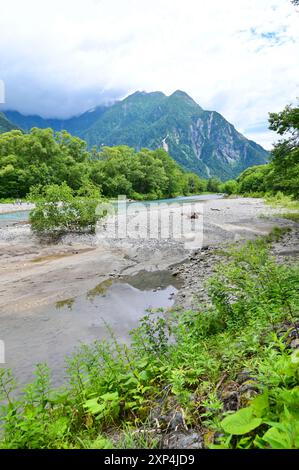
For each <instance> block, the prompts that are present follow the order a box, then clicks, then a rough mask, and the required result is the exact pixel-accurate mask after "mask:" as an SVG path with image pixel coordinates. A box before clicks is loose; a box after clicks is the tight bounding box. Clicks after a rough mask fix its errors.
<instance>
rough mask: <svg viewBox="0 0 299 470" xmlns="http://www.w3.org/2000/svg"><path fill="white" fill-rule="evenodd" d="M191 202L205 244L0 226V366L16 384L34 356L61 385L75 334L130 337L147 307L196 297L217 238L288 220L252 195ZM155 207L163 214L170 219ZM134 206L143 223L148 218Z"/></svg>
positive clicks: (255, 232) (227, 239) (235, 237)
mask: <svg viewBox="0 0 299 470" xmlns="http://www.w3.org/2000/svg"><path fill="white" fill-rule="evenodd" d="M192 204H193V203H192ZM196 204H198V205H197V206H196V205H194V204H193V205H192V211H195V212H196V213H197V212H198V213H199V214H202V215H200V217H202V226H201V227H202V228H203V246H202V248H199V249H196V250H193V249H189V248H188V245H187V246H186V244H185V242H184V240H182V239H180V240H174V239H161V238H159V237H158V238H151V239H149V238H146V239H142V238H140V239H135V238H130V236H131V233H130V229H129V233H128V235H129V238H125V239H123V238H115V237H114V238H111V237H110V238H109V236H108V235H109V234H110V235H111V233H110V232H109V230H108V232H101V231H100V232H99V233H98V234H97V235H82V236H79V235H76V236H75V235H68V236H65V237H63V238H62V239H61V240H60V241H59V242H56V243H49V242H45V241H41V240H39V239H37V238H36V237H35V236H33V235H32V233H31V231H30V226H29V225H26V224H25V225H24V224H15V225H12V226H9V227H2V228H0V261H1V264H0V284H1V288H0V314H1V335H2V336H1V339H3V340H4V341H5V345H6V353H7V354H6V358H7V359H6V365H7V366H8V367H12V369H13V370H15V371H16V373H17V375H19V379H20V381H21V383H25V382H26V381H28V380H29V379H30V377H31V376H32V372H33V369H34V365H35V364H36V363H37V362H44V361H47V362H48V363H49V365H50V366H51V368H52V369H53V371H54V377H55V381H56V382H55V383H58V384H60V383H61V382H63V380H64V373H65V372H64V368H63V364H64V357H65V355H68V354H70V353H71V352H72V351H73V350H74V348H75V347H76V346H77V345H78V344H79V343H80V342H86V343H89V342H91V341H93V340H94V339H104V338H107V337H109V333H108V332H107V327H106V325H107V324H109V325H110V326H112V327H113V330H114V332H115V334H116V336H117V337H118V338H119V339H121V340H122V341H129V338H130V337H129V331H130V330H131V329H132V328H134V327H136V326H137V325H138V322H139V320H140V318H141V317H142V316H143V315H144V314H145V312H146V309H148V308H151V307H155V308H158V307H164V308H166V309H167V308H169V307H171V306H173V304H174V302H175V303H176V304H181V305H182V306H186V307H189V306H192V305H193V304H194V302H197V301H198V299H197V300H196V299H194V295H195V293H196V295H197V296H198V291H200V289H201V290H202V292H203V293H205V292H204V286H203V285H199V284H200V283H201V282H203V281H204V279H206V277H207V276H208V275H209V274H211V272H212V271H213V266H214V264H215V262H217V261H218V255H217V250H218V249H219V247H220V246H222V245H226V244H228V243H232V242H237V241H241V240H247V239H254V238H255V237H257V236H259V235H266V234H267V233H269V232H270V231H271V229H272V228H273V227H274V226H277V225H278V226H279V225H280V226H284V225H289V226H293V223H292V222H291V221H289V222H286V221H284V220H279V219H277V218H275V219H271V218H263V217H262V215H267V216H270V215H271V214H273V212H275V213H277V209H271V208H270V207H269V206H265V205H264V204H263V201H262V200H258V199H244V198H242V199H217V200H206V201H205V202H197V203H196ZM165 210H166V208H165ZM171 210H172V211H174V212H175V211H176V212H178V214H179V217H178V218H176V220H177V221H178V223H179V222H180V220H181V218H183V219H184V220H187V219H186V218H187V215H186V214H185V213H184V211H186V212H188V205H187V206H186V205H184V208H182V207H181V206H180V205H179V206H177V207H176V206H173V208H172V209H171ZM163 211H164V209H163V210H162V212H161V215H162V218H163V217H164V216H165V217H168V215H169V214H168V212H167V210H166V212H163ZM189 212H190V211H189ZM181 213H182V214H183V215H181ZM142 214H143V215H142V216H141V217H140V218H139V223H140V225H141V226H143V224H146V220H147V216H146V212H143V213H142ZM163 214H164V216H163ZM108 225H109V224H108ZM129 225H130V224H129ZM131 228H132V227H131ZM156 228H157V229H158V235H159V234H160V232H159V227H158V226H157V227H155V229H156ZM200 229H201V228H200ZM182 263H183V264H182ZM148 273H150V275H149V274H148ZM167 273H168V274H167ZM152 276H154V281H153V279H152ZM137 280H139V282H137ZM182 283H183V288H182V289H181V288H180V287H181V286H182Z"/></svg>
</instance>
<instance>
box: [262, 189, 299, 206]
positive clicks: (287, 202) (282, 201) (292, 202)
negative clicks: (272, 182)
mask: <svg viewBox="0 0 299 470" xmlns="http://www.w3.org/2000/svg"><path fill="white" fill-rule="evenodd" d="M265 203H266V204H268V205H270V206H271V207H278V208H283V209H290V210H299V201H298V200H296V199H294V198H292V197H290V196H286V195H285V194H283V193H281V192H278V193H277V194H276V195H275V196H267V197H266V198H265Z"/></svg>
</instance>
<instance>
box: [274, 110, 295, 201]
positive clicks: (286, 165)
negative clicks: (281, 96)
mask: <svg viewBox="0 0 299 470" xmlns="http://www.w3.org/2000/svg"><path fill="white" fill-rule="evenodd" d="M269 122H270V129H271V130H274V131H276V132H277V133H278V134H279V135H281V136H283V137H284V139H282V140H280V141H279V142H278V143H277V144H276V145H275V146H274V149H273V151H272V162H271V165H272V166H271V172H270V174H269V177H268V185H270V186H271V188H272V189H273V190H274V191H282V192H284V193H286V194H290V195H293V196H294V197H296V198H298V197H299V107H292V106H286V107H285V109H284V110H283V111H282V112H280V113H270V115H269Z"/></svg>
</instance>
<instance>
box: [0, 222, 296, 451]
mask: <svg viewBox="0 0 299 470" xmlns="http://www.w3.org/2000/svg"><path fill="white" fill-rule="evenodd" d="M284 233H285V230H282V229H276V230H274V231H273V232H272V234H270V236H268V237H263V238H258V239H256V240H255V241H249V242H247V243H246V244H244V245H242V246H237V245H234V246H230V247H229V248H228V249H227V252H226V256H225V258H224V260H223V262H222V263H220V264H219V266H218V267H217V269H216V272H215V274H214V275H213V276H212V277H211V278H210V279H209V280H208V281H207V285H206V288H207V290H208V293H209V299H210V300H209V302H208V303H207V304H206V305H202V304H200V305H198V308H196V309H195V310H193V311H182V310H178V311H173V312H172V313H168V314H167V315H165V316H161V315H158V314H154V313H149V314H148V315H147V316H146V317H144V318H143V319H142V320H141V322H140V325H139V327H138V328H137V329H136V330H134V331H132V343H131V346H130V347H128V346H125V345H122V344H119V343H118V342H117V341H116V339H115V338H114V337H113V333H112V335H111V340H110V341H108V342H95V343H93V344H92V345H89V346H86V345H85V346H81V347H80V348H79V349H78V350H77V351H76V352H75V353H74V354H73V355H72V356H71V357H70V358H68V359H67V365H66V375H67V377H68V380H67V383H66V385H65V387H64V388H62V389H53V388H52V387H51V375H50V371H49V369H48V368H47V366H46V365H39V366H38V367H37V370H36V379H35V381H34V382H33V383H31V384H29V385H28V386H27V387H26V389H25V391H24V392H23V394H22V396H20V397H17V398H16V397H14V396H13V394H12V392H13V390H14V387H15V385H14V379H13V377H12V374H11V372H10V371H9V370H5V369H2V370H1V372H0V385H1V386H0V389H1V390H2V399H3V400H6V404H5V405H3V406H2V409H1V420H2V423H3V434H2V440H1V443H0V447H2V448H70V449H72V448H107V447H109V448H139V447H142V448H155V447H157V446H159V441H160V440H161V438H163V437H165V436H167V435H169V434H171V432H172V431H171V429H172V427H171V423H173V420H174V417H175V416H179V417H181V424H178V426H179V427H178V429H179V430H181V431H185V429H186V427H187V428H188V429H189V430H192V432H194V431H195V430H196V432H198V433H200V435H201V436H202V437H203V439H204V442H205V446H206V447H215V446H216V447H221V448H223V447H224V448H240V449H243V448H297V447H299V429H298V424H297V423H298V403H299V396H298V386H299V371H298V363H299V355H298V357H297V355H296V354H297V353H296V351H294V349H292V348H293V347H292V341H293V340H294V339H296V338H298V336H299V323H298V316H299V311H298V305H299V265H298V264H294V265H291V266H283V265H281V264H277V263H276V261H275V260H274V259H273V258H272V257H271V255H270V247H271V244H272V243H273V242H274V241H277V240H278V239H280V238H281V237H282V236H283V235H284ZM240 413H241V415H240ZM179 423H180V422H179ZM219 436H222V437H219Z"/></svg>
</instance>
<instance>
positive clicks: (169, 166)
mask: <svg viewBox="0 0 299 470" xmlns="http://www.w3.org/2000/svg"><path fill="white" fill-rule="evenodd" d="M62 183H66V184H67V185H68V186H69V187H70V188H71V189H72V190H73V191H77V192H78V191H82V189H83V188H84V187H85V186H90V185H93V186H95V187H96V188H97V189H98V190H99V191H100V193H101V194H102V196H104V197H117V196H118V195H119V194H121V195H126V196H127V197H128V198H133V199H159V198H169V197H175V196H178V195H183V194H184V195H189V194H198V193H201V192H202V191H204V190H206V189H207V183H206V182H205V181H204V180H202V179H200V178H199V177H198V176H197V175H195V174H193V173H187V172H184V171H183V170H182V169H181V168H180V167H179V165H178V164H177V163H175V162H174V160H172V158H171V157H170V156H169V155H168V154H167V152H165V151H164V150H162V149H158V150H148V149H142V150H140V151H139V152H137V151H135V150H134V149H133V148H129V147H127V146H119V147H103V149H102V150H101V151H100V152H97V151H96V150H95V149H93V150H91V151H88V149H87V145H86V143H85V142H84V141H83V140H81V139H80V138H78V137H74V136H72V135H70V134H69V133H68V132H66V131H62V132H54V131H53V130H52V129H38V128H33V129H32V130H31V131H30V132H29V133H28V134H24V133H23V132H22V131H20V130H12V131H10V132H7V133H4V134H1V135H0V199H1V198H2V199H4V198H24V197H26V196H27V195H28V193H29V192H30V190H31V188H32V187H33V186H39V185H40V186H43V187H44V186H47V185H52V184H56V185H60V184H62Z"/></svg>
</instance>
